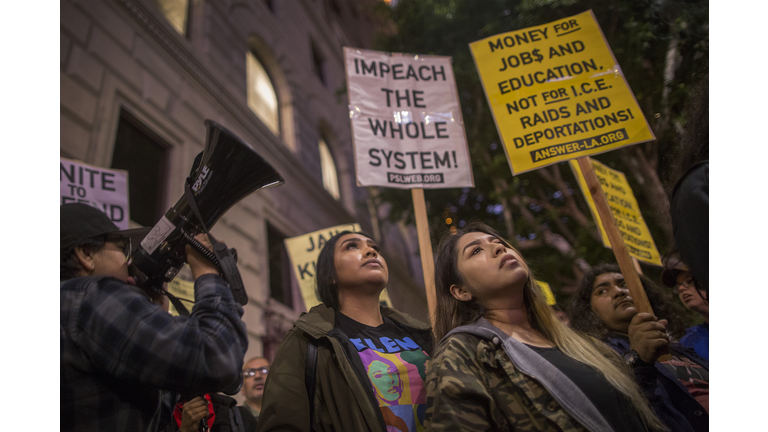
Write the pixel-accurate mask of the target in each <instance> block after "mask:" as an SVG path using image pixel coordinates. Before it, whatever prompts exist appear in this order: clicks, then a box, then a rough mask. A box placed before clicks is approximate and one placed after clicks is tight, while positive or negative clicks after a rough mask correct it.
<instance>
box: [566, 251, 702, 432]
mask: <svg viewBox="0 0 768 432" xmlns="http://www.w3.org/2000/svg"><path fill="white" fill-rule="evenodd" d="M640 281H641V282H642V284H643V287H644V289H645V293H646V295H647V296H648V301H649V302H650V304H651V308H652V309H653V311H654V314H655V315H656V316H653V315H651V314H648V313H638V311H637V309H636V308H635V305H634V302H633V299H632V297H631V296H630V295H629V290H628V289H627V285H626V282H625V281H624V276H623V275H622V274H621V270H620V269H619V267H618V266H617V265H612V264H603V265H599V266H597V267H595V268H593V269H592V270H591V271H590V272H589V273H587V274H586V275H585V276H584V277H583V278H582V280H581V282H580V283H579V287H578V289H577V290H576V292H575V293H574V294H573V296H572V298H571V304H570V307H569V309H568V318H569V320H570V326H571V328H572V329H574V330H577V331H581V332H585V333H588V334H591V335H593V336H595V337H597V338H599V339H601V340H603V341H604V342H605V343H607V344H608V345H609V346H610V347H611V348H613V349H614V350H615V351H616V352H617V353H619V355H621V356H622V357H624V359H625V361H626V362H627V363H628V364H629V365H630V367H632V370H633V372H634V374H635V379H636V380H637V382H638V383H639V384H640V386H641V388H642V389H643V392H644V393H645V395H646V398H648V400H649V402H650V403H651V405H652V406H653V408H654V411H656V414H657V415H658V416H659V418H660V419H661V420H662V421H663V422H664V423H665V424H666V425H667V427H669V428H670V429H671V430H675V431H677V430H695V431H706V430H709V364H708V363H707V362H706V361H705V360H703V359H702V358H700V357H699V356H698V355H696V353H695V352H694V351H693V350H691V349H689V348H685V347H683V346H681V345H679V344H677V343H670V338H673V340H674V338H677V337H679V336H680V335H682V334H684V333H685V328H686V325H685V324H686V323H685V322H684V320H683V319H682V318H683V317H684V316H685V315H686V311H685V309H683V308H682V307H681V306H680V305H679V304H677V302H675V301H674V299H672V298H671V296H670V295H669V294H668V293H667V292H666V291H665V290H663V289H662V288H660V287H658V286H657V285H656V284H654V283H653V282H651V281H650V280H649V279H648V278H646V277H644V276H640ZM657 317H661V318H663V319H657ZM665 353H669V354H671V358H670V359H668V360H663V361H657V360H658V358H659V357H660V356H661V355H662V354H665Z"/></svg>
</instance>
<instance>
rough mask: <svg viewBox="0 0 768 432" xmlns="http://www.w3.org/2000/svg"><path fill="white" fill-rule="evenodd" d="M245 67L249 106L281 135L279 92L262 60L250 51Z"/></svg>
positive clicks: (246, 56)
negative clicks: (276, 91) (276, 90)
mask: <svg viewBox="0 0 768 432" xmlns="http://www.w3.org/2000/svg"><path fill="white" fill-rule="evenodd" d="M245 67H246V76H247V78H246V79H247V80H248V82H247V83H246V87H247V92H248V108H250V109H251V111H253V112H254V113H255V114H256V115H257V116H258V117H259V119H260V120H261V121H262V122H263V123H264V124H265V125H267V127H268V128H269V130H271V131H272V132H273V133H274V134H275V135H280V115H279V114H278V112H279V111H278V103H277V94H276V93H275V87H274V86H273V85H272V80H270V79H269V75H267V71H266V70H265V69H264V66H262V65H261V62H259V60H258V59H257V58H256V56H255V55H253V53H252V52H250V51H248V52H247V53H246V54H245Z"/></svg>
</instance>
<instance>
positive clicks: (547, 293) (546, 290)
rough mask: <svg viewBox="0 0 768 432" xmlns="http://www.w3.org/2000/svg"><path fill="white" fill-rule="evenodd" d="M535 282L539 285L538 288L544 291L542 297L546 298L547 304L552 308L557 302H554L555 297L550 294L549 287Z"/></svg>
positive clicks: (550, 289) (546, 284) (543, 283)
mask: <svg viewBox="0 0 768 432" xmlns="http://www.w3.org/2000/svg"><path fill="white" fill-rule="evenodd" d="M536 282H537V283H538V284H539V288H541V290H542V291H544V295H545V296H546V297H547V304H548V305H550V306H552V305H554V304H555V303H557V300H555V295H554V294H553V293H552V288H550V287H549V284H548V283H546V282H542V281H536Z"/></svg>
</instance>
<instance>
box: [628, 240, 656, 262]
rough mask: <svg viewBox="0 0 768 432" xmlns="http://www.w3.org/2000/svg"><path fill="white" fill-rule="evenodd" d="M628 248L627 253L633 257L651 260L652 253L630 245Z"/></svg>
mask: <svg viewBox="0 0 768 432" xmlns="http://www.w3.org/2000/svg"><path fill="white" fill-rule="evenodd" d="M625 244H626V243H625ZM626 246H627V252H629V253H631V254H632V255H635V256H638V257H640V258H645V259H651V253H650V252H648V251H646V250H642V249H638V248H636V247H634V246H632V245H629V244H628V245H626Z"/></svg>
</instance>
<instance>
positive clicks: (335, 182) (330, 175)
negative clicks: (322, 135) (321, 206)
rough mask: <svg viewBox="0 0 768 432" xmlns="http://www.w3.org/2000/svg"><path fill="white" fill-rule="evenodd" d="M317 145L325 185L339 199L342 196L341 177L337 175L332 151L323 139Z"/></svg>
mask: <svg viewBox="0 0 768 432" xmlns="http://www.w3.org/2000/svg"><path fill="white" fill-rule="evenodd" d="M317 147H318V149H319V150H320V170H321V171H322V173H323V187H324V188H325V190H327V191H328V193H329V194H331V196H332V197H333V198H334V199H339V198H340V197H341V194H340V193H339V179H338V177H337V176H336V164H335V163H334V162H333V156H332V155H331V151H330V150H329V149H328V145H327V144H325V141H323V140H322V139H320V142H318V143H317Z"/></svg>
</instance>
